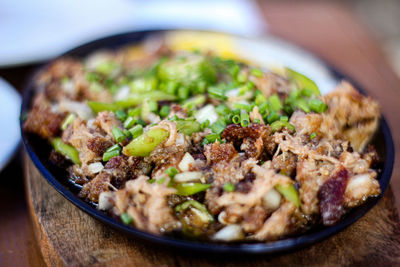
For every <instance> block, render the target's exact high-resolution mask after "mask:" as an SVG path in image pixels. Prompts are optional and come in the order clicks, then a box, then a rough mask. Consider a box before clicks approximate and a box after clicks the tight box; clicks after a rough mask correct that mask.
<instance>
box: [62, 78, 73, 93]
mask: <svg viewBox="0 0 400 267" xmlns="http://www.w3.org/2000/svg"><path fill="white" fill-rule="evenodd" d="M61 89H62V90H63V91H64V92H66V93H68V94H73V93H74V92H75V83H74V82H73V81H71V80H69V81H66V82H63V83H61Z"/></svg>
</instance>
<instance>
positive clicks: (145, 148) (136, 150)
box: [123, 128, 169, 157]
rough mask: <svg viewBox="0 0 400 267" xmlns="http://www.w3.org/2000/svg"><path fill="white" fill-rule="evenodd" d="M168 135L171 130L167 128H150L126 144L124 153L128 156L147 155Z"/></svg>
mask: <svg viewBox="0 0 400 267" xmlns="http://www.w3.org/2000/svg"><path fill="white" fill-rule="evenodd" d="M168 136H169V132H168V131H167V130H165V129H160V128H156V129H150V130H148V131H147V132H146V133H144V134H142V135H140V136H139V137H137V138H135V139H133V140H132V141H131V142H130V143H129V144H128V145H127V146H125V147H124V149H123V153H124V154H125V155H127V156H136V157H147V156H148V155H150V153H151V152H152V151H153V150H154V149H155V148H156V146H158V145H159V144H160V143H161V142H162V141H164V140H165V139H167V138H168Z"/></svg>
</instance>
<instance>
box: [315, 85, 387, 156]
mask: <svg viewBox="0 0 400 267" xmlns="http://www.w3.org/2000/svg"><path fill="white" fill-rule="evenodd" d="M324 99H325V102H326V103H327V105H328V111H327V112H326V113H324V114H323V118H324V119H323V122H322V125H321V132H323V133H324V134H325V135H326V136H327V137H328V138H329V139H333V138H340V139H344V140H349V141H350V143H351V145H352V146H353V148H354V149H355V150H356V151H358V152H360V151H362V150H363V149H364V147H365V145H366V144H367V143H368V142H369V141H370V139H371V137H372V135H373V134H374V132H375V130H376V128H377V127H378V124H379V118H380V108H379V106H378V104H377V103H376V102H375V101H373V100H372V99H371V98H370V97H365V96H363V95H361V94H360V93H359V92H357V90H355V89H354V88H353V86H351V85H350V84H349V83H347V82H342V83H341V84H340V85H339V87H338V88H337V89H336V90H335V91H333V92H332V93H330V94H328V95H326V96H325V97H324Z"/></svg>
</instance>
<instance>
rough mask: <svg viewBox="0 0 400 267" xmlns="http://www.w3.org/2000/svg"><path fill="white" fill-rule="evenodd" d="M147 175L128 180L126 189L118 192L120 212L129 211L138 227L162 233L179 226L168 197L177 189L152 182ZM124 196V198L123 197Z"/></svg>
mask: <svg viewBox="0 0 400 267" xmlns="http://www.w3.org/2000/svg"><path fill="white" fill-rule="evenodd" d="M148 179H149V178H148V177H147V176H143V175H142V176H139V177H138V178H137V179H135V180H131V181H128V182H127V183H126V185H125V189H122V190H120V191H119V192H118V193H117V197H116V198H117V200H116V202H118V205H117V206H116V207H117V209H118V212H119V213H120V214H121V213H124V212H127V213H128V214H129V215H130V216H131V217H132V218H133V221H134V224H135V226H136V227H137V228H139V229H143V230H147V231H149V232H152V233H162V232H164V231H170V230H172V229H174V228H177V227H179V222H178V221H177V219H176V218H175V216H174V214H173V212H172V209H171V208H170V207H169V206H168V203H167V197H168V196H170V195H173V194H175V193H176V190H175V189H173V188H170V187H167V186H165V185H160V184H157V183H153V184H150V183H149V182H148ZM121 198H122V199H121Z"/></svg>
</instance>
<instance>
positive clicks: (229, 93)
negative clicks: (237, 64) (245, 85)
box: [225, 88, 239, 97]
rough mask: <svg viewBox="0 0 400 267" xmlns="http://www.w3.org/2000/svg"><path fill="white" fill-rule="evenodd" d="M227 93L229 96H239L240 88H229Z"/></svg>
mask: <svg viewBox="0 0 400 267" xmlns="http://www.w3.org/2000/svg"><path fill="white" fill-rule="evenodd" d="M225 95H226V96H227V97H230V96H233V97H235V96H238V95H239V88H236V89H232V90H229V91H228V92H226V93H225Z"/></svg>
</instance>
